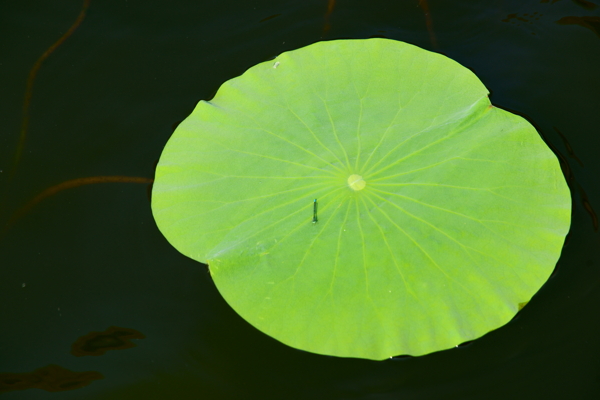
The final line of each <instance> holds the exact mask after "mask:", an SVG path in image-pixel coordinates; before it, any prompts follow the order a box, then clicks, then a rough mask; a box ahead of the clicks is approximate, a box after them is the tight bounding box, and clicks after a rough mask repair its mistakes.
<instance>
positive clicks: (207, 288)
mask: <svg viewBox="0 0 600 400" xmlns="http://www.w3.org/2000/svg"><path fill="white" fill-rule="evenodd" d="M84 4H85V3H84V0H68V1H60V2H50V1H39V0H24V1H18V2H9V1H2V2H0V38H1V39H0V88H1V93H2V94H1V96H0V170H2V172H0V223H1V225H0V227H1V229H2V230H1V233H0V235H1V236H0V323H1V329H0V374H3V375H2V377H3V378H2V379H0V388H7V387H13V388H17V387H18V388H25V387H33V388H30V389H24V390H14V391H7V392H4V393H0V394H2V398H3V399H7V400H17V399H19V400H20V399H28V400H29V399H50V398H52V399H58V398H60V399H83V398H85V399H92V400H94V399H111V400H117V399H370V400H379V399H506V398H511V399H592V398H594V399H595V398H598V397H597V396H598V392H599V391H600V340H599V339H598V338H599V337H600V318H599V317H598V316H599V314H598V313H599V310H600V236H599V234H598V219H597V214H596V213H597V212H598V211H599V210H600V184H599V182H600V181H599V176H600V157H599V156H598V155H599V154H600V95H599V93H600V73H599V72H600V17H599V16H600V1H598V0H590V1H583V0H577V1H575V0H551V1H550V0H542V1H539V0H532V1H523V0H506V1H502V0H496V1H492V0H491V1H487V2H480V1H479V2H476V1H441V0H437V1H436V0H428V1H421V2H419V1H418V0H396V1H391V0H373V1H369V2H366V1H358V0H345V1H343V0H339V1H335V0H303V1H291V0H288V1H264V0H251V1H239V0H222V1H208V0H204V1H202V0H200V1H199V0H194V1H177V2H174V1H156V0H152V1H139V0H129V1H128V0H112V1H111V0H103V1H99V0H91V2H90V4H89V8H88V9H87V13H86V15H85V18H83V20H82V21H81V23H80V24H79V26H78V27H77V28H76V29H75V30H74V31H73V32H72V34H70V35H69V36H68V37H67V38H66V39H65V40H64V41H63V42H62V43H60V44H59V46H58V47H55V48H53V47H52V46H53V43H55V42H56V41H57V40H58V39H59V38H60V37H61V36H62V35H64V34H65V33H66V32H67V31H68V30H69V27H70V26H72V25H73V23H74V22H75V21H76V20H77V18H78V15H79V14H80V12H81V9H82V6H83V5H84ZM369 37H387V38H392V39H397V40H402V41H406V42H409V43H412V44H415V45H417V46H420V47H422V48H425V49H429V50H434V51H438V52H441V53H443V54H446V55H447V56H449V57H451V58H453V59H455V60H457V61H458V62H460V63H461V64H463V65H465V66H467V67H469V68H471V69H472V70H474V71H475V72H476V73H477V75H478V76H479V77H480V79H481V80H482V81H483V82H484V84H485V85H486V86H487V87H488V88H489V89H490V91H491V92H492V95H491V99H492V102H493V103H494V104H495V105H497V106H500V107H503V108H506V109H509V110H514V111H516V112H518V113H520V114H522V115H524V116H526V117H527V118H528V119H529V120H530V121H531V122H532V123H534V124H535V125H536V127H537V128H538V130H539V132H540V133H541V134H542V135H543V137H544V139H545V140H546V141H547V143H548V144H549V145H550V146H551V147H552V148H553V149H554V151H555V152H556V153H557V154H558V155H559V157H560V158H561V160H562V163H563V168H564V171H565V174H566V176H567V178H568V181H569V185H570V187H571V191H572V195H573V222H572V227H571V232H570V235H569V237H568V241H567V244H566V246H565V247H564V249H563V254H562V257H561V259H560V261H559V263H558V268H557V271H556V273H555V275H554V276H553V277H552V278H551V279H550V280H549V281H548V283H547V284H546V285H545V286H544V287H543V288H542V290H541V291H540V292H539V293H538V294H537V295H536V296H535V297H534V298H533V300H532V301H531V302H530V303H529V305H528V306H527V307H526V308H525V309H524V310H523V311H522V312H521V313H520V314H519V315H518V317H517V318H516V319H514V320H513V321H511V322H510V323H509V324H508V325H506V326H504V327H502V328H501V329H498V330H496V331H493V332H491V333H489V334H487V335H486V336H484V337H483V338H481V339H479V340H476V341H475V342H472V343H471V344H468V345H465V346H463V347H459V348H456V349H452V350H447V351H442V352H438V353H434V354H430V355H427V356H423V357H417V358H411V357H406V358H398V359H392V360H387V361H384V362H375V361H367V360H358V359H341V358H334V357H325V356H319V355H314V354H309V353H305V352H301V351H298V350H294V349H291V348H288V347H286V346H285V345H283V344H280V343H279V342H277V341H275V340H273V339H271V338H269V337H267V336H265V335H264V334H262V333H260V332H258V331H256V330H255V329H254V328H252V327H251V326H250V325H248V324H247V323H246V322H245V321H244V320H242V319H241V318H240V317H238V316H237V315H236V314H235V313H234V312H233V311H232V310H231V309H230V308H229V306H228V305H227V304H226V303H225V302H224V301H223V299H222V298H221V297H220V295H219V293H218V292H217V290H216V288H215V286H214V285H213V283H212V281H211V279H210V276H209V275H208V273H207V270H206V268H205V267H204V266H203V265H201V264H199V263H197V262H195V261H192V260H190V259H188V258H186V257H184V256H183V255H181V254H179V253H178V252H177V251H176V250H175V249H173V248H172V247H171V246H170V245H169V244H168V242H167V241H166V240H165V239H164V237H163V236H162V235H161V234H160V232H159V231H158V230H157V228H156V226H155V224H154V220H153V218H152V214H151V211H150V202H149V197H148V182H150V180H151V178H152V177H153V174H154V166H155V163H156V161H157V160H158V158H159V156H160V153H161V151H162V148H163V146H164V144H165V143H166V142H167V140H168V138H169V136H170V135H171V133H172V132H173V129H174V127H175V126H176V125H177V124H178V122H180V121H181V120H183V119H184V118H185V117H186V116H187V115H188V114H189V113H190V112H191V110H192V109H193V107H194V106H195V104H196V103H197V102H198V101H199V100H201V99H210V98H211V97H212V96H213V95H214V93H215V92H216V90H217V89H218V87H219V86H220V85H221V84H222V83H223V82H224V81H226V80H228V79H230V78H232V77H235V76H237V75H239V74H241V73H242V72H243V71H245V70H246V69H247V68H249V67H251V66H253V65H255V64H257V63H259V62H261V61H265V60H268V59H270V58H272V57H274V56H276V55H278V54H279V53H281V52H283V51H286V50H292V49H296V48H299V47H303V46H305V45H308V44H311V43H314V42H316V41H319V40H330V39H339V38H369ZM44 52H49V53H48V54H47V57H45V58H44V59H43V62H42V63H41V64H39V63H38V65H39V66H40V67H39V69H37V70H34V73H33V76H34V79H31V78H29V79H28V76H31V75H30V74H31V71H32V68H34V66H35V65H36V60H38V59H39V58H40V56H41V55H42V54H44ZM28 81H29V82H30V83H31V82H33V86H31V88H32V89H31V91H29V92H28V90H27V84H28ZM26 93H30V94H31V100H30V101H28V100H27V94H26ZM24 107H25V108H26V109H27V113H26V114H27V115H26V116H25V117H24V113H23V109H24ZM24 121H25V123H27V125H26V126H25V128H23V126H24ZM22 138H24V140H23V139H22ZM19 149H20V150H21V151H19ZM17 153H19V154H20V155H19V156H15V154H17ZM15 160H16V161H15ZM115 177H121V178H115ZM133 178H139V179H137V180H136V179H133ZM36 196H39V197H37V198H36ZM113 326H114V327H117V328H113V329H112V330H109V328H110V327H113ZM92 332H99V333H98V334H92ZM86 335H87V336H86ZM142 337H143V338H142ZM131 343H135V344H136V345H137V346H135V347H131V345H130V344H131ZM110 349H113V350H110ZM103 350H108V351H105V352H104V351H103ZM36 370H37V371H36ZM8 374H20V375H8ZM100 374H101V375H100ZM100 376H103V377H104V378H103V379H98V378H99V377H100ZM90 382H91V383H90ZM87 383H89V385H87V386H85V385H86V384H87ZM2 385H3V386H2ZM11 385H12V386H11ZM80 386H81V388H77V387H80ZM65 389H72V390H68V391H65ZM48 390H57V391H59V392H56V393H54V392H50V391H48Z"/></svg>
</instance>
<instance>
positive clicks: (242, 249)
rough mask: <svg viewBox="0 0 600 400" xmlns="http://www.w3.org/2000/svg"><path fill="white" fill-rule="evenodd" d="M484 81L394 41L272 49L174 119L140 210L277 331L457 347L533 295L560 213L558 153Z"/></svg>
mask: <svg viewBox="0 0 600 400" xmlns="http://www.w3.org/2000/svg"><path fill="white" fill-rule="evenodd" d="M487 95H488V91H487V90H486V88H485V87H484V85H483V84H482V83H481V82H480V81H479V79H477V77H476V76H475V75H474V74H473V73H472V72H471V71H469V70H468V69H467V68H464V67H462V66H461V65H459V64H458V63H456V62H455V61H452V60H450V59H448V58H446V57H444V56H442V55H439V54H436V53H431V52H428V51H425V50H422V49H420V48H418V47H415V46H412V45H409V44H406V43H402V42H398V41H392V40H385V39H368V40H339V41H331V42H321V43H316V44H313V45H310V46H307V47H304V48H301V49H298V50H295V51H290V52H287V53H283V54H282V55H280V56H279V57H277V58H276V59H275V60H273V61H268V62H264V63H261V64H258V65H256V66H254V67H252V68H250V69H249V70H248V71H247V72H245V73H244V74H243V75H242V76H240V77H237V78H234V79H232V80H230V81H228V82H226V83H224V84H223V86H222V87H221V88H220V89H219V92H218V93H217V95H216V96H215V98H214V99H213V100H211V101H209V102H207V101H202V102H200V103H199V104H198V106H197V107H196V109H195V110H194V112H193V113H192V114H191V115H190V116H189V117H188V118H187V119H186V120H185V121H184V122H183V123H182V124H181V125H180V126H179V127H178V128H177V130H176V131H175V133H174V134H173V136H172V137H171V139H170V140H169V142H168V143H167V145H166V147H165V149H164V152H163V154H162V156H161V158H160V162H159V164H158V167H157V170H156V182H155V184H154V189H153V197H152V210H153V213H154V217H155V219H156V222H157V224H158V227H159V228H160V230H161V231H162V233H163V234H164V235H165V237H166V238H167V239H168V240H169V242H170V243H171V244H172V245H173V246H174V247H175V248H177V249H178V250H179V251H180V252H182V253H183V254H185V255H186V256H188V257H191V258H193V259H195V260H198V261H201V262H203V263H207V264H208V265H209V268H210V272H211V275H212V277H213V279H214V281H215V284H216V285H217V288H218V289H219V291H220V292H221V294H222V295H223V297H224V298H225V300H226V301H227V302H228V303H229V304H230V305H231V307H233V309H234V310H236V311H237V312H238V313H239V314H240V315H241V316H242V317H243V318H244V319H246V320H247V321H248V322H249V323H251V324H252V325H254V326H255V327H256V328H258V329H260V330H261V331H263V332H265V333H266V334H268V335H271V336H272V337H274V338H276V339H278V340H280V341H281V342H283V343H286V344H288V345H290V346H293V347H296V348H299V349H303V350H307V351H311V352H315V353H320V354H328V355H335V356H342V357H361V358H368V359H385V358H388V357H390V356H394V355H400V354H410V355H422V354H426V353H430V352H434V351H438V350H442V349H447V348H451V347H454V346H456V345H458V344H460V343H462V342H465V341H468V340H473V339H475V338H478V337H480V336H482V335H484V334H485V333H487V332H489V331H491V330H493V329H496V328H498V327H500V326H502V325H503V324H505V323H506V322H508V321H509V320H510V319H511V318H512V317H513V316H514V315H515V314H516V313H517V312H518V310H519V304H524V303H526V302H528V301H529V300H530V299H531V297H532V296H533V295H534V294H535V293H536V292H537V291H538V290H539V288H540V287H541V286H542V285H543V284H544V282H545V281H546V280H547V279H548V277H549V276H550V274H551V272H552V271H553V269H554V266H555V264H556V261H557V259H558V257H559V256H560V252H561V249H562V246H563V242H564V239H565V235H566V234H567V232H568V229H569V225H570V214H571V198H570V193H569V190H568V187H567V185H566V183H565V179H564V177H563V175H562V173H561V169H560V167H559V163H558V161H557V158H556V157H555V155H554V154H553V153H552V152H551V151H550V149H549V148H548V147H547V146H546V144H545V143H544V142H543V141H542V139H541V138H540V136H539V135H538V133H537V132H536V130H535V129H534V128H533V127H532V126H531V125H530V124H529V123H528V122H527V121H526V120H524V119H523V118H521V117H519V116H517V115H514V114H511V113H509V112H506V111H503V110H501V109H498V108H496V107H494V106H492V105H491V104H490V102H489V100H488V97H487ZM315 199H316V203H315ZM315 208H316V209H315ZM315 213H316V219H315V218H314V214H315Z"/></svg>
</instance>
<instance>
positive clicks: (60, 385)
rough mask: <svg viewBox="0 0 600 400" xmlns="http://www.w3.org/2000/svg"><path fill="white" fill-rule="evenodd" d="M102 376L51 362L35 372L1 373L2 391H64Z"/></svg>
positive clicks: (0, 388)
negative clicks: (76, 370) (69, 368)
mask: <svg viewBox="0 0 600 400" xmlns="http://www.w3.org/2000/svg"><path fill="white" fill-rule="evenodd" d="M102 378H104V376H103V375H102V374H101V373H99V372H96V371H85V372H75V371H71V370H68V369H66V368H63V367H60V366H58V365H54V364H50V365H48V366H46V367H43V368H38V369H36V370H35V371H33V372H25V373H21V374H14V373H4V374H0V393H4V392H10V391H12V390H25V389H42V390H46V391H48V392H63V391H65V390H73V389H79V388H82V387H84V386H87V385H89V384H90V383H92V381H95V380H97V379H102Z"/></svg>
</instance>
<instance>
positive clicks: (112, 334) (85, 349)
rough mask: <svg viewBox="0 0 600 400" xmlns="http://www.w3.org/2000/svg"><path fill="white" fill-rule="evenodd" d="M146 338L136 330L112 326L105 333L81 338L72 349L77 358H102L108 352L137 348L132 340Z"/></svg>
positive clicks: (95, 333)
mask: <svg viewBox="0 0 600 400" xmlns="http://www.w3.org/2000/svg"><path fill="white" fill-rule="evenodd" d="M145 337H146V336H144V334H142V333H141V332H138V331H136V330H135V329H130V328H120V327H118V326H111V327H110V328H108V329H107V330H105V331H104V332H90V333H88V334H87V335H85V336H81V337H80V338H79V339H77V341H76V342H75V343H73V346H72V347H71V354H73V355H74V356H76V357H83V356H101V355H102V354H104V353H105V352H106V351H108V350H124V349H130V348H132V347H135V346H137V345H136V344H135V343H133V342H132V341H131V339H144V338H145Z"/></svg>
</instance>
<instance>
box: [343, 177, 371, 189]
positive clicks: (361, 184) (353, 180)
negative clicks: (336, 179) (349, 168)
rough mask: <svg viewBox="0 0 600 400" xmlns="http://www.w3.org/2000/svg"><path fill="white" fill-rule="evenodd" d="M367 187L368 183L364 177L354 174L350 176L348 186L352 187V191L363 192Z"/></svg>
mask: <svg viewBox="0 0 600 400" xmlns="http://www.w3.org/2000/svg"><path fill="white" fill-rule="evenodd" d="M366 185H367V182H365V180H364V179H363V177H362V176H360V175H356V174H354V175H350V176H349V177H348V186H350V187H351V188H352V189H354V190H356V191H358V190H363V189H364V188H365V186H366Z"/></svg>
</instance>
